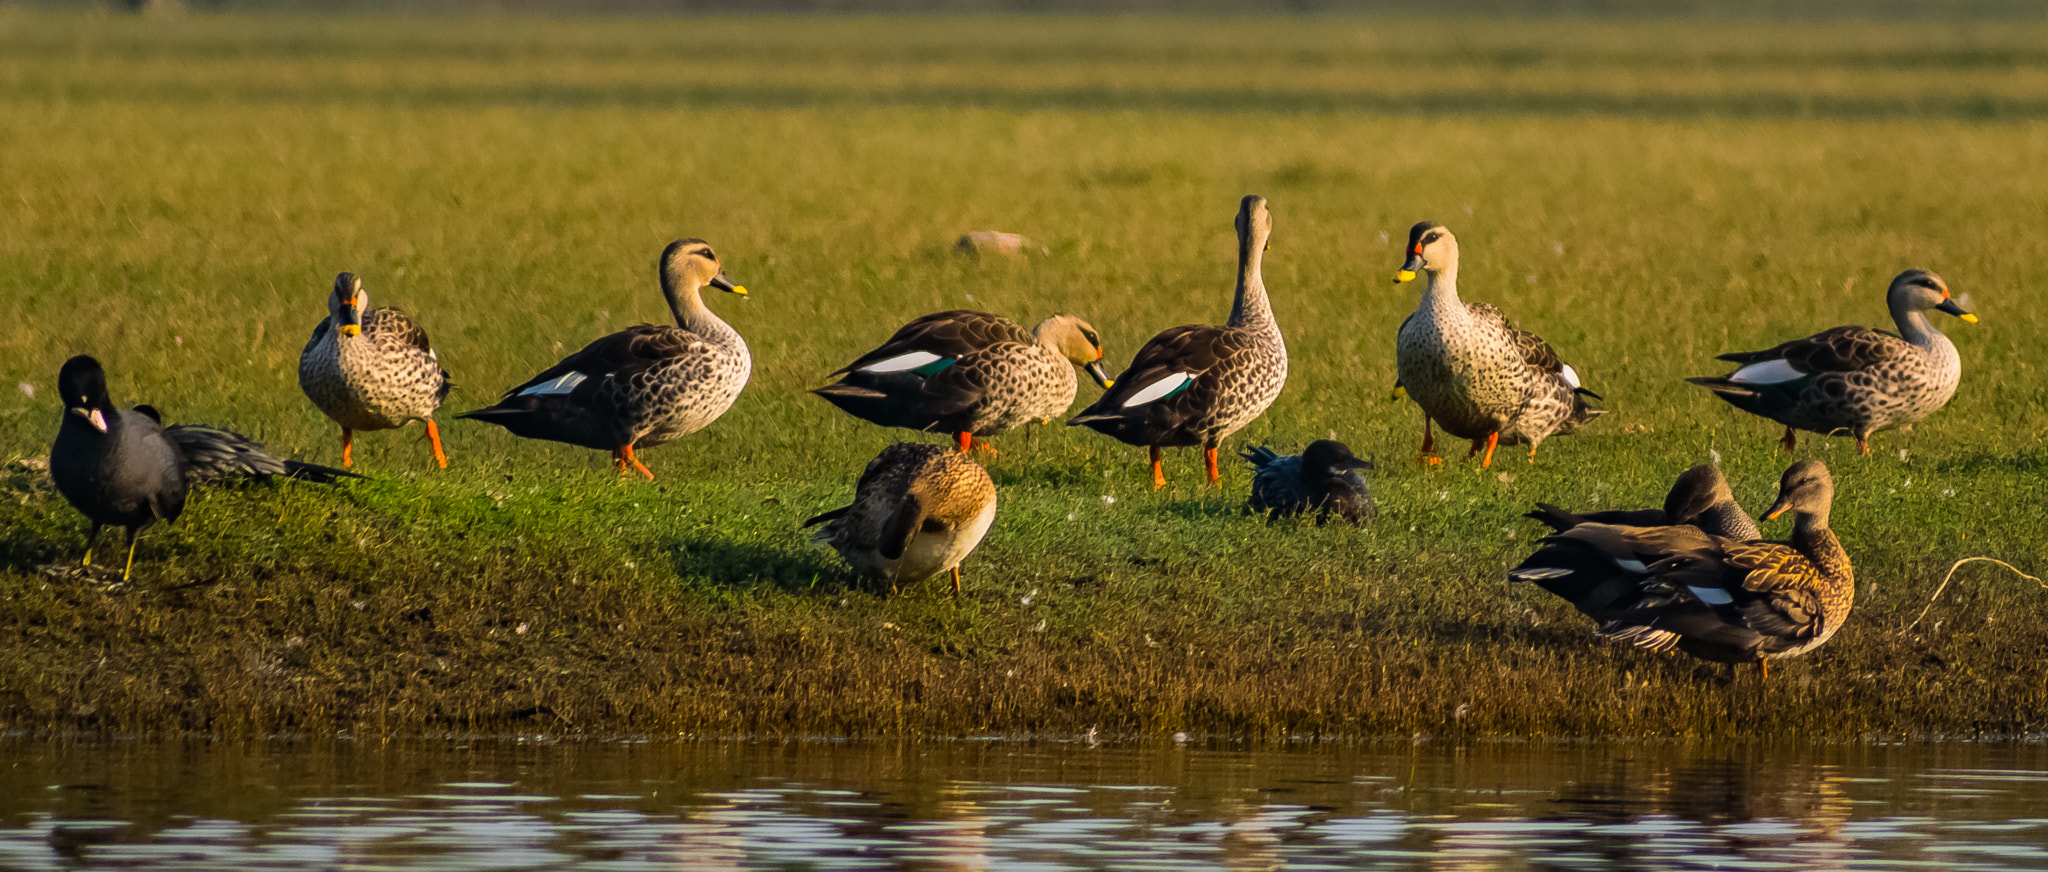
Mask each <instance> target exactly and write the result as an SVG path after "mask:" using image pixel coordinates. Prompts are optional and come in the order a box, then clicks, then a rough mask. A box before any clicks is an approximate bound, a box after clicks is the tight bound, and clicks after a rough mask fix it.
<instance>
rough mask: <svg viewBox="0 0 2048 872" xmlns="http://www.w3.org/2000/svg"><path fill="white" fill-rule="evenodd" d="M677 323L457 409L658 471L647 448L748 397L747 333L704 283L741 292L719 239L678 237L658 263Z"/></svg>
mask: <svg viewBox="0 0 2048 872" xmlns="http://www.w3.org/2000/svg"><path fill="white" fill-rule="evenodd" d="M657 268H658V272H659V273H660V277H661V293H662V296H663V297H664V298H666V299H667V300H668V307H669V311H670V313H672V314H673V315H674V316H675V320H676V323H675V326H673V327H671V326H668V325H657V324H638V325H635V326H632V327H628V328H626V329H624V330H621V331H619V332H617V333H613V334H611V335H609V336H605V337H603V338H601V339H598V340H597V341H595V342H592V343H590V344H589V345H586V346H584V347H583V350H581V351H578V352H576V353H575V354H571V355H569V356H568V357H565V358H563V359H562V361H561V362H560V363H557V364H555V365H554V366H551V367H548V368H547V369H545V370H542V371H541V373H540V374H539V375H536V376H534V377H533V378H530V379H527V380H526V381H525V382H524V383H522V384H520V385H519V386H518V387H515V388H513V389H511V390H509V391H506V392H505V395H504V396H503V397H502V398H500V399H499V400H498V402H497V403H496V404H494V405H491V406H488V407H485V408H482V409H477V410H475V411H472V412H465V413H463V414H461V415H458V416H457V417H460V418H469V419H472V420H477V421H483V422H485V423H489V424H496V425H498V426H500V427H504V428H505V429H507V430H510V431H512V433H513V435H516V436H523V437H525V438H528V439H545V440H548V441H551V442H563V443H567V444H570V445H577V446H581V447H584V448H591V449H596V450H599V451H610V452H611V453H612V460H613V461H614V462H615V463H617V465H618V468H619V472H620V474H622V475H624V474H630V473H633V472H638V473H639V474H640V475H641V476H643V477H645V478H646V479H647V480H648V481H653V480H654V473H653V472H652V471H650V470H649V469H648V468H647V465H646V464H644V463H641V462H640V458H639V455H638V453H637V452H638V451H639V450H642V449H647V448H653V447H655V446H657V445H661V444H663V443H666V442H670V441H673V440H676V439H680V438H682V437H684V436H688V435H690V434H691V433H695V432H697V431H698V430H702V429H704V428H705V427H706V426H709V425H710V424H711V422H713V421H716V420H718V417H719V416H720V415H723V414H725V410H726V409H729V408H731V407H732V404H733V401H734V400H735V399H738V398H739V395H740V390H741V389H743V388H745V387H746V386H747V378H748V376H749V375H751V374H752V372H753V365H754V364H753V358H752V357H751V356H749V353H748V351H747V343H746V340H745V339H742V338H741V337H740V334H739V331H736V330H734V329H732V326H731V325H729V324H726V323H725V321H723V320H721V319H720V318H719V317H718V315H716V314H714V313H713V312H712V311H711V310H710V309H709V308H707V307H706V306H705V305H704V298H703V296H702V290H703V289H704V288H706V287H711V288H715V289H717V290H721V291H724V292H726V293H729V294H733V295H735V296H739V297H745V296H747V289H746V288H745V287H742V286H740V285H737V284H734V283H733V281H732V279H730V278H728V277H727V276H726V274H725V270H724V269H723V268H722V267H721V266H720V265H719V262H718V254H717V253H716V252H714V251H713V250H712V248H711V243H709V242H705V241H704V240H702V239H696V238H690V239H678V240H676V241H674V242H671V243H669V245H668V247H667V248H666V249H664V250H663V251H662V253H661V260H660V261H659V262H658V263H657Z"/></svg>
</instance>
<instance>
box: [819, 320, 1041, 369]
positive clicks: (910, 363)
mask: <svg viewBox="0 0 2048 872" xmlns="http://www.w3.org/2000/svg"><path fill="white" fill-rule="evenodd" d="M1035 341H1037V340H1036V339H1034V338H1033V337H1032V335H1031V333H1030V331H1027V330H1025V329H1024V328H1023V327H1022V326H1020V325H1019V324H1017V322H1015V321H1011V320H1010V319H1008V318H1005V317H1002V316H1001V315H991V314H989V313H987V312H977V311H974V310H972V309H955V310H952V311H948V312H934V313H932V314H930V315H926V316H924V317H922V318H919V319H917V320H915V321H912V322H910V323H908V324H905V325H903V326H902V327H901V328H900V329H898V330H897V331H896V333H895V334H894V335H892V336H890V337H889V340H888V341H887V342H884V343H882V344H881V345H880V346H879V347H877V348H876V349H875V350H873V351H870V352H868V353H866V354H863V355H861V356H860V357H859V358H857V359H855V360H854V361H853V362H852V363H849V364H847V365H845V366H843V367H840V368H839V369H838V370H836V371H834V372H833V373H832V375H835V376H837V375H844V374H846V373H850V372H856V371H859V372H871V373H893V372H918V373H921V374H923V375H933V374H936V373H938V372H940V371H942V370H944V369H946V368H947V367H950V366H952V365H953V364H954V363H955V362H957V361H959V359H960V358H961V357H963V356H965V355H968V354H972V353H973V352H976V351H979V350H981V349H984V348H988V347H990V346H993V345H999V344H1002V343H1021V344H1026V345H1028V344H1031V343H1033V342H1035Z"/></svg>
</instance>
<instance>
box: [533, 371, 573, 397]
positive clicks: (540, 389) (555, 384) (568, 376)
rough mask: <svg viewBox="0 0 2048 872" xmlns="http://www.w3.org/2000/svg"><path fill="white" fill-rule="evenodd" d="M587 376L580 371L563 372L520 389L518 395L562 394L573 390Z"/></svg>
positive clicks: (548, 395)
mask: <svg viewBox="0 0 2048 872" xmlns="http://www.w3.org/2000/svg"><path fill="white" fill-rule="evenodd" d="M589 378H590V376H587V375H584V374H583V373H580V372H574V371H571V372H565V373H562V374H561V375H558V376H556V377H554V378H551V379H548V380H547V381H544V382H541V383H540V384H537V385H534V386H533V387H530V388H527V389H526V390H523V391H520V392H519V395H520V396H522V397H553V396H560V395H562V394H566V393H568V392H570V391H573V390H575V389H576V386H577V385H580V384H582V383H584V382H585V381H587V380H589Z"/></svg>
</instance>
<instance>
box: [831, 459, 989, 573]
mask: <svg viewBox="0 0 2048 872" xmlns="http://www.w3.org/2000/svg"><path fill="white" fill-rule="evenodd" d="M995 519H996V486H995V482H994V481H993V480H991V479H990V478H989V475H988V470H986V469H984V468H982V466H981V464H979V463H976V462H974V460H973V459H972V458H971V457H969V456H967V455H966V454H963V453H961V452H958V451H952V450H949V449H948V448H945V447H941V446H937V445H925V444H920V443H915V442H898V443H895V444H893V445H890V446H889V447H887V448H884V449H882V451H881V453H880V454H877V455H875V458H874V459H873V460H871V461H868V465H867V469H865V470H863V471H862V472H861V475H860V482H859V483H858V484H857V485H855V487H854V495H853V503H852V504H851V505H848V506H845V507H843V508H838V509H833V510H832V511H829V512H825V513H823V514H820V515H817V516H815V517H812V518H810V519H809V520H806V521H804V524H803V525H804V526H805V527H813V526H816V527H818V528H819V529H818V531H817V532H816V533H815V534H814V535H813V539H814V541H816V542H818V543H820V544H824V545H828V546H831V548H832V549H833V550H835V551H838V552H839V556H840V557H842V558H845V560H846V563H847V565H848V566H851V567H852V568H853V570H854V571H855V572H856V573H859V574H860V575H863V576H866V577H868V578H874V579H879V580H882V581H886V582H888V583H889V592H890V593H892V594H893V593H895V592H896V591H897V588H898V586H899V585H905V584H914V583H917V582H920V581H923V580H925V579H927V578H931V577H932V576H935V575H938V574H939V573H942V572H950V573H952V576H953V596H954V597H955V598H958V597H959V596H960V562H961V561H963V560H965V559H967V555H969V554H971V553H973V552H974V549H975V547H976V546H978V545H980V544H981V540H982V537H984V536H986V535H988V529H989V526H990V525H992V524H994V523H995Z"/></svg>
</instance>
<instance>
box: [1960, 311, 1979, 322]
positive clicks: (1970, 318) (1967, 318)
mask: <svg viewBox="0 0 2048 872" xmlns="http://www.w3.org/2000/svg"><path fill="white" fill-rule="evenodd" d="M1956 317H1958V318H1961V319H1963V323H1965V324H1975V323H1977V316H1976V314H1975V313H1972V312H1964V313H1963V314H1961V315H1958V316H1956Z"/></svg>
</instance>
